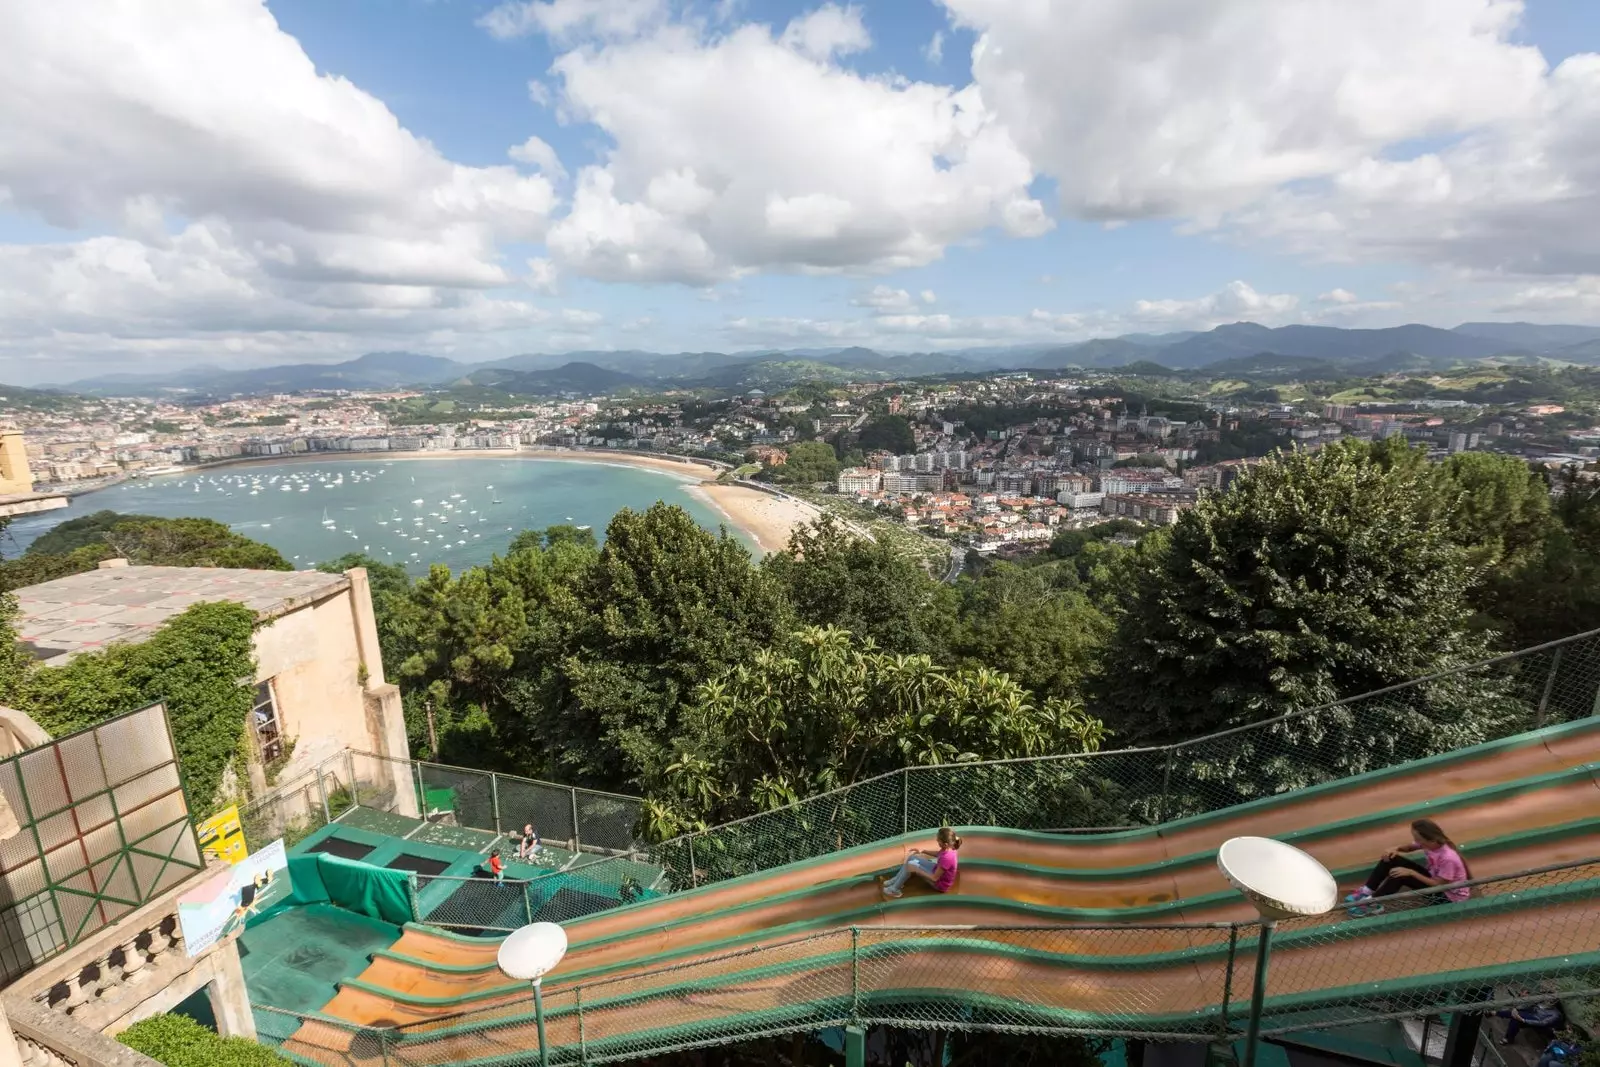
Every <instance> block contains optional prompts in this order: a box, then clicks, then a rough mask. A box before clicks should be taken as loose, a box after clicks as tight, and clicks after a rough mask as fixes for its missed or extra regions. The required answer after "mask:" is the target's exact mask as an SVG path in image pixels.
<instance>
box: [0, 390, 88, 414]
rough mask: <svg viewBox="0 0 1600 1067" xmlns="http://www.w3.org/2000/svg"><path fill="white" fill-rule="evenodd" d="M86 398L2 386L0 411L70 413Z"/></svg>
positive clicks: (51, 391) (49, 391)
mask: <svg viewBox="0 0 1600 1067" xmlns="http://www.w3.org/2000/svg"><path fill="white" fill-rule="evenodd" d="M84 399H85V398H84V397H82V396H79V395H75V394H73V393H68V392H63V391H60V390H56V389H24V388H22V386H20V385H0V411H69V410H71V409H73V408H75V407H77V406H78V405H79V404H81V403H83V402H84Z"/></svg>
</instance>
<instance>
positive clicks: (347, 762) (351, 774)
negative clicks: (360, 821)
mask: <svg viewBox="0 0 1600 1067" xmlns="http://www.w3.org/2000/svg"><path fill="white" fill-rule="evenodd" d="M344 776H345V778H346V779H348V780H349V782H350V806H351V807H352V808H357V807H360V806H361V794H360V793H358V792H357V791H356V757H355V755H354V754H353V753H351V751H350V750H349V749H348V748H347V749H345V750H344Z"/></svg>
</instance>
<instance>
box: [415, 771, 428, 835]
mask: <svg viewBox="0 0 1600 1067" xmlns="http://www.w3.org/2000/svg"><path fill="white" fill-rule="evenodd" d="M411 767H412V769H413V770H415V771H416V772H417V813H418V816H419V817H420V818H421V819H422V821H423V822H427V821H428V784H427V783H426V782H424V781H423V780H422V764H421V763H418V762H416V761H413V762H412V764H411Z"/></svg>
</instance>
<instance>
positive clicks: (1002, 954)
mask: <svg viewBox="0 0 1600 1067" xmlns="http://www.w3.org/2000/svg"><path fill="white" fill-rule="evenodd" d="M1470 884H1471V886H1472V887H1473V890H1474V892H1473V896H1472V898H1471V899H1469V900H1467V901H1464V902H1460V903H1451V904H1445V905H1430V904H1429V903H1428V901H1427V899H1426V898H1427V896H1428V895H1427V894H1410V895H1407V896H1401V897H1396V898H1392V899H1391V900H1390V902H1389V903H1390V910H1389V911H1388V912H1387V913H1385V914H1383V915H1381V916H1374V917H1370V918H1366V919H1360V920H1354V919H1350V918H1348V917H1347V916H1346V915H1345V914H1344V913H1343V912H1342V911H1337V912H1334V913H1331V914H1329V915H1324V916H1317V917H1308V918H1300V919H1290V920H1284V921H1282V922H1280V924H1279V926H1278V930H1277V934H1276V936H1275V938H1274V942H1273V945H1274V953H1273V958H1272V963H1271V965H1270V967H1269V969H1268V972H1267V975H1266V1000H1265V1005H1264V1006H1265V1010H1264V1016H1263V1026H1262V1032H1263V1033H1264V1034H1268V1035H1277V1034H1287V1033H1293V1032H1296V1031H1301V1030H1307V1029H1320V1028H1325V1027H1329V1026H1338V1025H1342V1024H1348V1023H1354V1022H1361V1021H1367V1020H1372V1019H1377V1018H1393V1017H1406V1016H1416V1015H1423V1014H1435V1013H1440V1012H1451V1011H1462V1010H1475V1009H1490V1008H1495V1007H1500V1006H1504V1005H1507V1004H1512V1003H1516V1002H1519V1001H1521V1000H1524V999H1526V997H1527V992H1526V991H1527V990H1528V989H1530V988H1531V989H1538V990H1546V991H1552V992H1554V991H1559V992H1561V993H1563V994H1564V995H1600V860H1589V861H1585V862H1581V863H1574V864H1565V865H1558V866H1552V867H1547V868H1542V869H1538V870H1533V871H1527V872H1522V873H1520V874H1515V875H1510V876H1506V877H1501V878H1488V879H1479V880H1477V881H1475V882H1473V883H1470ZM1259 932H1260V927H1259V924H1258V923H1256V922H1253V921H1251V922H1220V923H1166V924H1162V923H1152V924H1141V925H1128V924H1109V923H1069V924H1063V925H1059V926H1046V927H1040V926H1026V927H1018V926H964V927H936V926H935V927H929V926H918V927H896V926H864V925H858V926H849V927H844V928H838V929H833V930H828V931H824V932H818V933H811V934H805V935H801V936H797V937H792V938H787V939H784V938H778V939H770V940H766V941H764V942H763V943H761V944H759V945H754V946H750V947H747V948H744V949H740V950H736V951H731V952H727V953H721V954H717V955H713V956H709V957H700V958H697V959H695V960H693V961H689V962H685V963H679V964H669V965H665V966H662V967H659V968H655V969H652V970H649V971H646V972H643V973H631V974H627V975H622V976H617V977H609V978H608V977H598V978H595V979H593V980H588V981H582V982H579V983H577V984H574V985H568V986H563V987H561V988H557V989H553V990H549V991H547V992H546V993H545V1009H546V1015H547V1024H548V1031H549V1034H550V1039H551V1062H552V1063H556V1064H598V1063H607V1062H615V1061H620V1060H626V1059H631V1058H636V1057H640V1056H645V1055H663V1054H666V1053H669V1052H673V1051H679V1050H683V1049H689V1048H696V1047H705V1046H708V1045H715V1044H723V1043H729V1042H734V1041H745V1040H752V1039H755V1038H759V1037H765V1036H776V1035H780V1034H788V1033H795V1032H802V1031H805V1032H809V1031H815V1030H819V1029H824V1028H828V1027H833V1026H862V1027H865V1026H873V1025H892V1026H900V1027H921V1028H940V1029H965V1030H988V1031H1006V1032H1029V1033H1057V1034H1066V1033H1071V1034H1083V1035H1094V1036H1102V1037H1110V1036H1120V1037H1136V1038H1147V1039H1162V1040H1188V1041H1202V1042H1213V1041H1224V1042H1225V1041H1232V1040H1236V1039H1238V1038H1239V1037H1240V1036H1241V1034H1242V1033H1243V1030H1244V1025H1245V1021H1246V1018H1247V1015H1248V1008H1249V1004H1248V1001H1249V994H1250V987H1251V984H1252V981H1253V978H1254V974H1253V969H1254V960H1255V950H1256V943H1257V938H1258V936H1259ZM257 1015H258V1025H259V1026H260V1028H261V1031H262V1038H263V1040H265V1041H269V1042H270V1043H273V1044H276V1045H278V1046H279V1047H280V1048H281V1050H282V1051H283V1052H284V1053H286V1054H288V1055H290V1056H292V1057H293V1058H295V1059H296V1060H298V1061H300V1062H303V1063H308V1064H334V1063H341V1064H342V1063H351V1062H358V1061H361V1060H370V1062H372V1063H381V1064H392V1065H395V1067H424V1065H435V1064H443V1063H452V1064H471V1065H478V1064H482V1065H489V1064H512V1063H518V1062H526V1061H527V1060H528V1058H529V1056H530V1050H532V1049H534V1048H535V1047H536V1041H535V1040H534V1038H533V1014H532V1005H531V1002H530V1001H529V1000H527V999H526V998H519V999H517V1000H514V1001H511V1002H508V1003H501V1004H498V1005H494V1006H489V1007H483V1008H480V1009H477V1010H473V1011H467V1012H463V1013H460V1014H457V1015H451V1016H445V1017H441V1018H437V1019H431V1020H428V1021H427V1022H424V1023H416V1024H411V1025H408V1026H401V1027H396V1028H392V1029H374V1028H363V1027H358V1026H353V1025H352V1024H349V1023H347V1022H344V1021H342V1020H336V1019H331V1018H328V1017H324V1016H317V1015H315V1014H309V1013H292V1012H274V1011H271V1010H263V1009H258V1011H257ZM263 1023H264V1024H265V1025H261V1024H263ZM361 1050H364V1052H363V1051H361ZM353 1053H354V1054H353Z"/></svg>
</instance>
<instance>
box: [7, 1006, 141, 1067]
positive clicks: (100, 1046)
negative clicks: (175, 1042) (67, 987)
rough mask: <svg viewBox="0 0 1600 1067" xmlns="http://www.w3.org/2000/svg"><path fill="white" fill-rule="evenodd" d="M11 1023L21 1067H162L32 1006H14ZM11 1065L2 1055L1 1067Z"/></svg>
mask: <svg viewBox="0 0 1600 1067" xmlns="http://www.w3.org/2000/svg"><path fill="white" fill-rule="evenodd" d="M7 1011H8V1013H9V1014H10V1016H11V1018H10V1019H9V1020H8V1022H9V1024H10V1029H11V1032H12V1034H13V1035H14V1036H15V1044H16V1050H17V1058H16V1060H15V1061H10V1062H15V1063H18V1064H20V1065H21V1067H159V1065H157V1063H156V1061H155V1060H152V1059H151V1058H150V1057H148V1056H146V1055H144V1054H143V1053H139V1052H135V1051H134V1050H133V1049H131V1048H128V1047H127V1046H126V1045H123V1044H121V1043H119V1042H118V1041H117V1040H116V1039H115V1038H111V1037H107V1036H106V1035H105V1034H102V1033H100V1032H99V1031H96V1030H91V1029H90V1028H89V1027H87V1026H83V1025H81V1024H80V1023H77V1022H75V1021H73V1020H72V1019H70V1018H63V1017H62V1016H61V1015H59V1014H57V1013H56V1012H53V1011H51V1010H50V1009H49V1008H48V1007H46V1006H44V1005H42V1004H37V1003H33V1002H27V1003H22V1004H12V1005H10V1006H8V1008H7ZM5 1062H8V1061H6V1060H5V1057H4V1055H3V1053H0V1063H5Z"/></svg>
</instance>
